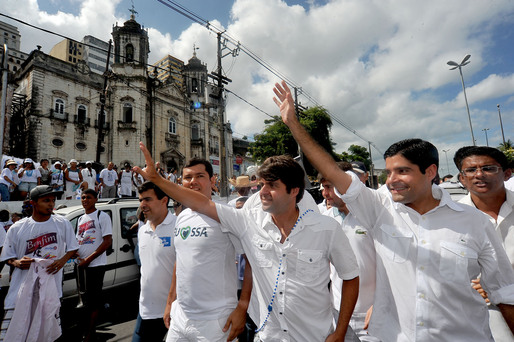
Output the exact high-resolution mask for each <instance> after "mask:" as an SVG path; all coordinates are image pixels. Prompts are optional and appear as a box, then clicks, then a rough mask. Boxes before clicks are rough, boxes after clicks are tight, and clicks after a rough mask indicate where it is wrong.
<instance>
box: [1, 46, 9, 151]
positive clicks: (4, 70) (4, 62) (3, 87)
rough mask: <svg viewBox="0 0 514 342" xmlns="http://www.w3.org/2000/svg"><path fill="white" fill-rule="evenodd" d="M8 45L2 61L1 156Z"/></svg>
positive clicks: (2, 149)
mask: <svg viewBox="0 0 514 342" xmlns="http://www.w3.org/2000/svg"><path fill="white" fill-rule="evenodd" d="M7 52H8V51H7V45H6V44H4V56H3V61H2V101H1V104H0V106H2V107H1V108H0V156H1V155H2V154H3V153H4V135H5V134H4V133H5V132H4V123H5V105H6V103H7V73H8V71H7V65H8V64H7Z"/></svg>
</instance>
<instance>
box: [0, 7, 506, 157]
mask: <svg viewBox="0 0 514 342" xmlns="http://www.w3.org/2000/svg"><path fill="white" fill-rule="evenodd" d="M71 1H72V2H73V1H74V0H71ZM308 3H309V7H306V8H304V7H302V6H300V5H292V6H288V5H287V4H286V3H285V2H284V1H280V0H260V1H255V0H236V1H235V2H234V4H233V6H232V8H231V12H230V21H228V22H225V23H224V24H225V25H226V28H227V32H228V34H230V35H231V36H232V37H234V38H235V39H237V40H239V41H241V42H242V43H243V44H244V45H245V46H246V47H247V48H249V49H250V50H251V51H252V52H254V53H255V54H256V55H258V56H259V57H261V58H263V59H264V60H265V61H267V62H268V63H270V64H271V65H272V66H273V67H275V68H276V69H278V70H280V71H281V72H282V73H284V74H285V75H287V76H288V77H290V78H291V79H293V80H294V81H295V82H296V83H297V84H299V85H301V87H302V89H303V91H304V92H306V93H308V94H310V95H312V96H313V97H314V98H315V99H317V100H318V101H319V102H320V103H321V104H322V105H323V106H324V107H326V108H328V109H329V110H330V112H331V113H332V114H333V115H334V116H336V117H337V118H339V119H340V120H342V121H344V122H345V123H347V124H349V125H350V126H351V127H352V128H354V129H355V130H356V131H357V132H359V133H360V134H361V135H363V136H364V137H366V139H369V140H371V141H373V142H374V143H375V144H376V145H377V146H379V148H380V149H381V150H382V152H383V151H384V150H385V149H386V148H387V147H388V146H389V144H391V143H392V142H395V141H397V140H399V139H403V138H407V137H421V138H425V139H428V140H430V141H432V142H434V143H435V144H436V146H438V147H439V148H452V150H453V149H455V150H456V146H458V145H459V144H460V145H462V144H468V143H469V139H470V138H469V125H468V122H467V115H466V113H465V107H464V102H463V95H462V90H461V88H460V78H459V76H458V71H449V70H448V67H447V65H446V62H447V61H448V60H455V61H460V59H461V58H462V57H463V56H464V55H466V54H467V53H470V54H471V55H472V59H471V64H469V65H468V66H466V67H465V79H466V81H467V80H472V79H473V80H474V82H473V83H472V82H470V81H469V83H468V81H467V83H466V85H468V87H469V88H467V91H468V92H467V94H468V99H469V101H470V104H472V105H473V106H472V108H471V110H472V117H473V120H474V122H475V121H476V128H475V137H477V135H478V134H477V132H478V133H479V132H480V129H482V128H483V127H486V126H490V127H491V135H492V138H491V139H490V140H493V141H495V142H496V141H497V137H498V134H497V132H498V129H497V128H494V130H495V131H494V132H493V127H496V126H497V123H496V121H494V120H497V117H494V116H493V115H491V111H490V110H489V109H487V108H485V107H484V108H482V107H481V104H483V103H488V102H490V101H496V99H498V98H500V97H503V98H504V102H505V103H504V104H502V106H503V105H505V107H506V108H502V111H505V116H504V117H507V115H508V114H512V112H513V110H512V109H510V106H511V105H512V102H513V101H512V99H514V76H513V75H512V74H511V73H510V72H507V73H504V72H503V71H502V70H501V69H499V70H496V71H492V72H491V71H489V73H484V69H486V68H487V67H488V64H491V63H490V62H489V61H488V60H487V58H488V57H487V52H488V50H489V49H490V47H491V45H492V44H494V41H495V38H496V35H495V33H496V32H495V29H496V28H497V25H501V24H503V25H504V27H514V25H512V22H509V20H512V19H511V18H512V14H513V10H514V2H512V1H509V0H498V1H481V0H472V1H465V0H454V1H447V0H445V1H442V0H434V1H429V2H420V1H393V0H381V1H373V0H333V1H328V2H326V3H325V2H322V3H316V1H309V2H308ZM75 4H76V5H79V6H80V10H78V11H75V12H73V13H76V14H72V13H64V11H63V12H56V13H53V14H49V13H45V12H43V11H41V10H40V8H39V6H38V3H37V1H36V0H4V1H2V2H1V4H0V12H3V13H8V14H10V15H12V16H14V17H18V18H20V19H23V20H25V21H28V22H30V23H32V24H35V25H40V26H44V27H45V28H47V29H49V30H53V31H57V32H61V33H63V34H67V35H71V36H72V37H74V38H76V39H81V38H82V36H84V35H86V34H92V35H94V36H97V37H98V38H101V39H105V40H108V39H109V38H110V32H111V30H112V25H113V24H115V23H116V22H118V24H119V25H121V24H122V23H123V22H124V21H125V20H126V19H122V18H117V17H116V15H115V13H116V9H117V6H119V5H120V4H121V0H85V1H82V2H78V3H77V2H75ZM124 5H126V4H124ZM187 5H188V4H187V3H185V6H186V7H187ZM142 7H143V8H138V11H139V12H140V16H143V15H144V11H145V5H143V6H142ZM99 8H101V11H99V10H98V9H99ZM161 9H162V10H163V11H167V10H168V9H167V8H166V7H164V6H162V8H161ZM120 12H123V11H121V10H120ZM123 13H124V12H123ZM170 13H173V14H172V15H176V16H179V14H176V13H174V12H171V11H170ZM199 14H201V15H202V16H203V17H205V16H206V15H205V13H199ZM127 17H128V15H127ZM148 17H151V16H148ZM225 19H226V18H225ZM220 20H223V19H222V18H220ZM138 21H140V22H141V20H140V19H138ZM14 24H15V25H17V26H18V27H19V28H20V30H21V31H22V36H23V41H26V43H25V44H24V45H25V49H29V48H30V49H31V48H32V47H35V45H36V44H40V45H44V50H45V51H47V52H48V51H49V50H50V48H51V46H52V45H53V44H54V43H56V42H57V41H59V40H60V39H59V38H53V37H49V36H48V35H45V36H44V37H45V38H44V44H41V40H40V38H39V37H41V33H39V32H38V33H37V35H36V34H34V30H32V29H27V28H25V27H24V26H23V25H19V24H16V23H14ZM161 24H162V23H161ZM212 24H213V25H215V26H217V27H221V26H222V22H219V21H216V20H213V21H212ZM146 26H147V27H149V28H148V32H149V36H150V48H151V55H150V61H151V62H153V61H156V60H158V59H160V58H162V57H164V56H165V55H166V54H168V53H169V54H172V55H173V56H175V57H177V58H179V59H182V60H183V61H184V62H186V63H187V61H188V60H189V58H191V56H192V52H193V44H194V45H195V46H197V47H199V48H200V49H199V50H197V54H198V57H199V58H200V59H201V60H202V62H204V63H207V65H208V69H209V71H213V70H215V68H216V35H215V34H214V33H212V32H209V31H208V30H206V28H205V27H203V26H201V25H198V24H191V25H190V26H189V27H187V28H186V29H185V30H183V31H182V32H179V33H177V32H173V33H169V32H166V29H165V28H166V26H165V25H164V24H162V25H159V23H156V22H152V21H151V20H147V22H146ZM157 27H160V28H161V30H158V29H157ZM70 28H73V29H70ZM501 53H502V52H501V51H498V54H501ZM502 60H504V63H508V62H509V61H510V60H511V56H503V55H502V56H500V57H498V60H497V61H495V62H497V63H499V64H498V68H501V67H502V66H501V61H502ZM223 67H224V70H225V71H226V72H227V76H228V77H229V78H231V79H232V80H233V82H232V83H231V84H229V85H228V86H227V88H228V89H230V90H232V91H233V92H235V93H237V94H238V95H239V96H241V97H243V98H245V99H246V100H248V101H249V102H251V103H253V104H254V105H256V106H258V107H259V108H261V109H262V110H264V111H265V112H267V113H269V114H272V115H276V114H278V111H277V108H276V106H275V104H274V103H273V101H272V100H271V99H272V97H273V93H272V87H273V84H274V83H275V82H276V81H278V79H277V78H276V77H275V76H273V75H272V74H271V73H269V72H268V71H267V70H265V69H264V68H263V67H261V66H260V65H258V64H257V63H256V62H255V61H253V60H252V59H251V58H249V57H248V56H247V55H245V54H244V53H240V54H239V56H238V57H236V58H233V57H231V56H228V57H225V58H224V59H223ZM490 70H493V69H490ZM300 101H301V102H302V104H304V105H307V106H312V105H314V104H313V103H311V102H310V101H309V100H308V99H306V98H305V97H304V96H300ZM488 105H490V104H489V103H488ZM493 110H494V108H493ZM493 114H494V113H493ZM226 117H227V119H228V120H230V122H231V123H232V128H233V130H234V131H235V132H236V133H241V134H246V135H249V136H251V135H253V133H258V132H260V131H261V130H262V128H263V122H264V120H265V119H268V116H266V115H265V114H263V113H261V112H259V111H258V110H256V109H254V108H253V107H251V106H249V105H247V104H246V103H244V102H242V101H240V100H239V99H237V98H235V97H234V96H232V95H228V103H227V115H226ZM504 126H505V127H506V133H508V134H510V135H509V137H510V138H511V137H512V132H513V131H514V127H513V123H511V122H510V121H509V120H504ZM333 139H334V140H335V141H336V142H337V143H338V146H337V151H339V152H340V151H342V150H345V149H346V148H348V146H349V145H350V144H352V143H357V144H360V145H363V146H367V143H366V142H364V141H362V140H361V139H360V138H358V137H356V136H355V135H353V134H351V133H349V132H348V131H347V130H345V129H344V128H342V127H341V126H340V125H338V124H337V123H335V124H334V128H333ZM477 139H478V138H477ZM495 139H496V140H495ZM452 156H453V155H452Z"/></svg>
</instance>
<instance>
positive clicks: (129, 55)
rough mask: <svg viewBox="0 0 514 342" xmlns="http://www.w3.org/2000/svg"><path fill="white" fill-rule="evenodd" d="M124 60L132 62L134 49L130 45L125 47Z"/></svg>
mask: <svg viewBox="0 0 514 342" xmlns="http://www.w3.org/2000/svg"><path fill="white" fill-rule="evenodd" d="M125 60H126V61H127V62H133V61H134V47H133V46H132V44H127V45H126V46H125Z"/></svg>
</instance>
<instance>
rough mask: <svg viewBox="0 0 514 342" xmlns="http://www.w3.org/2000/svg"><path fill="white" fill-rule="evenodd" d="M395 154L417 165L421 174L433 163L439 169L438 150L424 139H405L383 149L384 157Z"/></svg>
mask: <svg viewBox="0 0 514 342" xmlns="http://www.w3.org/2000/svg"><path fill="white" fill-rule="evenodd" d="M397 154H400V155H401V156H402V157H404V158H405V159H407V160H408V161H410V162H411V163H413V164H415V165H417V166H418V167H419V170H420V171H421V173H422V174H425V171H426V169H427V168H428V167H429V166H430V165H432V164H435V166H436V167H437V168H438V169H439V152H437V148H436V147H435V146H434V145H432V144H431V143H429V142H428V141H426V140H422V139H405V140H401V141H398V142H396V143H394V144H392V145H391V146H389V148H388V149H387V151H385V153H384V159H387V158H390V157H394V156H396V155H397Z"/></svg>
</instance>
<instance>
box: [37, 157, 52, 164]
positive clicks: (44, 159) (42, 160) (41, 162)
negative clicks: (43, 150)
mask: <svg viewBox="0 0 514 342" xmlns="http://www.w3.org/2000/svg"><path fill="white" fill-rule="evenodd" d="M44 161H47V162H49V163H50V161H48V159H46V158H43V159H41V161H40V162H39V164H43V162H44Z"/></svg>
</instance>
